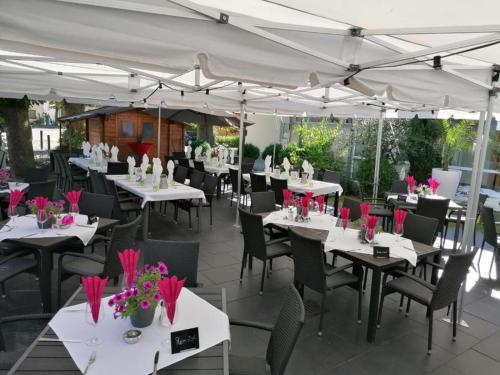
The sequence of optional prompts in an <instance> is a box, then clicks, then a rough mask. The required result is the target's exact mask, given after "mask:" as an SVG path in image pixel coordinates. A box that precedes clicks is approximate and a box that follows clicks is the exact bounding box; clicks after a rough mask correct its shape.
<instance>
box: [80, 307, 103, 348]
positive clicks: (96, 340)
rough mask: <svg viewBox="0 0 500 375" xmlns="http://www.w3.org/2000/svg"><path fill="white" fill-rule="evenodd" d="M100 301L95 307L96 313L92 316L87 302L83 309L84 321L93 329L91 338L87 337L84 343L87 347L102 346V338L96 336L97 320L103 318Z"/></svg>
mask: <svg viewBox="0 0 500 375" xmlns="http://www.w3.org/2000/svg"><path fill="white" fill-rule="evenodd" d="M100 303H101V302H100V301H99V302H98V304H99V306H95V307H96V308H97V312H96V314H95V316H94V314H92V307H91V306H92V305H91V304H90V303H88V302H87V304H86V307H85V321H86V322H87V323H88V324H89V325H90V326H92V327H93V329H92V336H91V337H89V338H88V339H87V340H86V341H85V344H87V345H88V346H98V345H101V344H102V341H103V340H102V338H100V337H99V336H97V323H98V322H99V319H102V318H103V317H104V310H105V309H103V308H102V306H100Z"/></svg>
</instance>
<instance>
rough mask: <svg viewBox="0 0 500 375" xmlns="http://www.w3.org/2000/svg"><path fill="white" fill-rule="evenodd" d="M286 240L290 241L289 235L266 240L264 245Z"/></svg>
mask: <svg viewBox="0 0 500 375" xmlns="http://www.w3.org/2000/svg"><path fill="white" fill-rule="evenodd" d="M286 241H290V238H289V237H281V238H276V239H274V240H270V241H267V242H266V246H271V245H274V244H277V243H280V242H286Z"/></svg>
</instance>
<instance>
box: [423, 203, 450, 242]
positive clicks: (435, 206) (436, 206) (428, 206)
mask: <svg viewBox="0 0 500 375" xmlns="http://www.w3.org/2000/svg"><path fill="white" fill-rule="evenodd" d="M449 205H450V200H449V199H431V198H422V197H419V198H418V202H417V208H416V210H415V214H417V215H420V216H426V217H433V218H435V219H437V220H438V227H437V229H436V233H435V236H434V238H436V236H437V234H438V233H440V234H441V247H442V246H443V244H444V240H445V238H444V225H445V221H446V214H447V212H448V206H449Z"/></svg>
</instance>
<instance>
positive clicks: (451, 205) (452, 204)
mask: <svg viewBox="0 0 500 375" xmlns="http://www.w3.org/2000/svg"><path fill="white" fill-rule="evenodd" d="M400 195H405V196H406V202H407V203H411V204H417V202H418V197H409V196H407V195H406V194H400ZM426 198H428V199H446V198H445V197H443V196H441V195H428V196H426ZM390 199H394V200H397V199H398V196H397V194H394V195H388V196H387V200H390ZM448 208H449V209H451V210H456V209H462V208H463V206H460V205H459V204H458V203H456V202H455V201H452V200H450V203H449V205H448Z"/></svg>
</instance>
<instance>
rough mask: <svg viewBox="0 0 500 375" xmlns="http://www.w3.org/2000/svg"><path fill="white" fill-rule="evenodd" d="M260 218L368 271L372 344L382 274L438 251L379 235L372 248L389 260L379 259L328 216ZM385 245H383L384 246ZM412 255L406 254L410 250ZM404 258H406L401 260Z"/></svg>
mask: <svg viewBox="0 0 500 375" xmlns="http://www.w3.org/2000/svg"><path fill="white" fill-rule="evenodd" d="M259 215H261V216H262V217H263V224H272V225H273V227H275V228H278V229H279V228H281V229H282V230H284V231H287V230H288V229H289V228H291V227H293V229H294V230H295V231H296V232H297V233H299V234H300V235H302V236H305V237H309V238H312V239H316V240H320V241H321V242H322V243H323V246H324V251H325V253H333V254H334V255H336V256H340V257H342V258H345V259H347V260H349V261H351V262H352V263H353V266H354V267H360V266H362V267H365V268H366V269H371V270H372V272H373V273H372V283H371V290H370V302H369V314H368V323H367V333H366V339H367V341H368V342H375V339H376V334H377V315H378V308H379V304H380V290H381V286H382V285H381V283H382V273H384V272H386V271H388V270H390V269H391V268H394V267H398V266H404V265H405V264H406V262H408V260H411V261H412V262H414V263H415V264H416V262H418V261H419V260H421V259H424V258H427V257H431V256H432V257H434V261H439V258H438V257H439V254H440V252H441V250H440V249H438V248H435V247H433V246H430V245H426V244H422V243H419V242H416V241H411V240H408V239H399V238H396V236H395V235H393V234H391V233H381V234H379V235H377V237H378V236H380V240H377V239H376V243H375V244H374V245H380V246H390V255H391V256H390V257H388V258H380V257H375V256H374V255H373V250H372V249H370V247H371V246H370V245H367V244H362V243H361V241H360V240H358V238H357V237H358V232H359V230H356V229H353V228H352V226H353V224H352V223H350V224H349V227H350V228H347V229H346V230H345V231H344V230H343V229H341V228H340V223H341V220H339V219H337V218H336V217H333V216H331V215H329V214H325V213H318V212H312V213H310V214H309V216H310V217H309V219H310V220H309V221H307V222H300V221H295V220H288V219H285V217H286V214H285V212H283V211H274V212H267V213H261V214H259ZM384 242H385V243H384ZM409 249H412V251H413V252H414V254H411V253H410V250H409ZM405 257H406V258H405ZM431 282H433V283H436V282H437V273H436V272H433V274H432V279H431Z"/></svg>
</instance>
